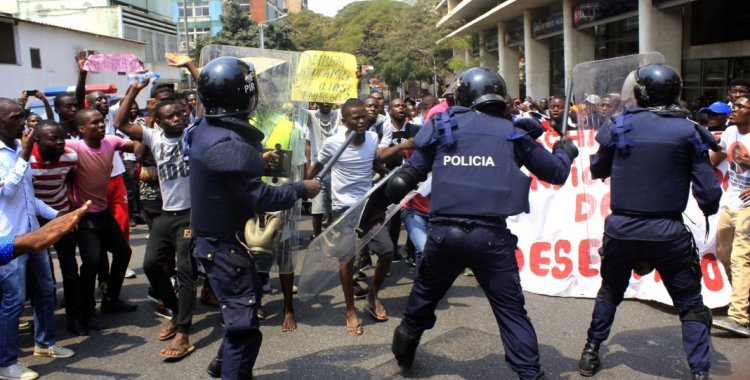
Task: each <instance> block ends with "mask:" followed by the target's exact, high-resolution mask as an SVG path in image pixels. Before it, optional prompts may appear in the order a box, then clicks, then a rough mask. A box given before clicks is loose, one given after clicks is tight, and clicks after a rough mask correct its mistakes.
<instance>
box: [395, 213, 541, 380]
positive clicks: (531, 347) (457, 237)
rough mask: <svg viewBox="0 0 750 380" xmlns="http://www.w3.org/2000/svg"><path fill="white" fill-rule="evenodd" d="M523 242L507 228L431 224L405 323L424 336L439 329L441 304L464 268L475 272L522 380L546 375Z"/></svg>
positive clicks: (508, 358)
mask: <svg viewBox="0 0 750 380" xmlns="http://www.w3.org/2000/svg"><path fill="white" fill-rule="evenodd" d="M517 242H518V238H516V236H514V235H513V234H511V233H510V231H509V230H508V229H506V228H505V227H504V226H503V227H500V226H498V227H489V226H485V225H476V224H474V225H470V224H462V223H452V222H450V223H446V222H442V221H441V222H431V223H430V226H429V230H428V236H427V243H426V244H425V248H424V257H423V258H422V263H421V264H420V265H419V267H418V269H417V278H416V280H414V285H413V287H412V290H411V294H409V300H408V301H407V305H406V311H405V312H404V322H405V323H406V324H407V326H409V327H410V328H411V329H413V330H415V331H418V332H422V331H424V330H427V329H431V328H432V327H433V326H435V321H436V316H435V308H436V307H437V304H438V302H439V301H440V300H441V299H442V298H443V296H445V293H446V292H447V291H448V289H450V287H451V285H452V284H453V281H455V279H456V277H458V275H459V274H460V273H462V272H463V270H464V268H467V267H468V268H471V269H472V270H473V271H474V275H475V276H476V279H477V282H479V285H480V286H481V287H482V290H484V293H485V295H486V296H487V299H488V300H489V302H490V306H491V307H492V312H493V313H494V314H495V319H496V320H497V324H498V327H499V328H500V337H501V339H502V342H503V346H504V347H505V361H506V362H507V363H508V365H509V366H510V368H511V369H512V370H513V371H515V372H516V373H518V375H519V377H520V378H522V379H531V378H533V377H534V376H535V375H536V374H537V373H538V372H540V365H539V347H538V343H537V338H536V332H535V331H534V327H533V326H532V325H531V320H530V319H529V317H528V316H527V314H526V309H525V308H524V302H525V301H524V296H523V291H522V290H521V280H520V277H519V275H518V263H517V262H516V255H515V249H516V243H517Z"/></svg>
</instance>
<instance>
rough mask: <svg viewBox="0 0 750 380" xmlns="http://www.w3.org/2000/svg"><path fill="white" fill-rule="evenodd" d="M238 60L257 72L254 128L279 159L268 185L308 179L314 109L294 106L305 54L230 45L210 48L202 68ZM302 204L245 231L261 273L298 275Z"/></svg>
mask: <svg viewBox="0 0 750 380" xmlns="http://www.w3.org/2000/svg"><path fill="white" fill-rule="evenodd" d="M227 56H229V57H237V58H240V59H242V60H244V61H247V62H250V63H252V64H253V66H254V67H255V73H256V76H257V80H258V85H259V87H260V88H259V100H258V106H257V109H256V111H255V112H253V114H252V115H251V118H250V120H249V121H250V124H252V125H254V126H255V127H256V128H258V129H259V130H261V131H262V132H263V134H264V135H265V137H264V140H263V142H262V144H263V148H264V150H265V151H268V150H272V151H274V152H275V153H276V154H277V155H278V162H277V165H276V166H275V167H272V168H270V169H266V172H265V173H264V174H265V175H264V177H263V181H264V182H266V183H267V184H269V185H272V186H278V185H282V184H286V183H290V182H294V181H299V180H302V179H304V167H305V141H304V137H303V136H304V130H305V128H306V126H307V115H308V114H307V108H308V103H307V102H302V101H292V100H291V99H292V98H291V91H292V85H293V83H294V80H295V74H296V71H297V64H298V62H299V58H300V53H298V52H292V51H283V50H272V49H258V48H248V47H238V46H226V45H208V46H206V47H204V48H203V49H202V50H201V56H200V65H201V66H203V65H205V64H206V63H208V62H210V61H211V60H213V59H215V58H218V57H227ZM300 218H301V202H299V201H298V202H297V203H296V204H295V206H294V207H293V208H291V209H289V210H284V211H280V212H275V213H269V214H262V215H258V216H257V218H256V219H255V220H252V221H249V222H248V224H247V225H246V228H245V231H244V232H245V233H244V235H245V236H244V237H245V244H246V245H247V247H248V250H249V251H250V252H251V254H253V256H254V257H255V258H256V268H257V270H258V271H259V272H268V271H270V270H278V272H279V273H293V272H294V265H295V253H296V252H297V248H298V247H299V234H298V233H297V225H298V223H299V221H300Z"/></svg>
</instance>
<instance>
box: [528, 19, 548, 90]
mask: <svg viewBox="0 0 750 380" xmlns="http://www.w3.org/2000/svg"><path fill="white" fill-rule="evenodd" d="M534 16H536V14H535V12H533V11H532V10H530V9H525V10H524V11H523V44H524V55H525V57H526V96H530V97H531V98H532V99H541V98H546V97H548V96H549V46H548V45H547V43H546V42H545V41H537V40H535V39H534V37H533V35H532V31H533V25H532V23H533V20H534Z"/></svg>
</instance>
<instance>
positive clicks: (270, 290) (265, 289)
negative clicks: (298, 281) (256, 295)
mask: <svg viewBox="0 0 750 380" xmlns="http://www.w3.org/2000/svg"><path fill="white" fill-rule="evenodd" d="M275 291H276V289H274V288H272V287H271V284H265V285H263V293H274V292H275Z"/></svg>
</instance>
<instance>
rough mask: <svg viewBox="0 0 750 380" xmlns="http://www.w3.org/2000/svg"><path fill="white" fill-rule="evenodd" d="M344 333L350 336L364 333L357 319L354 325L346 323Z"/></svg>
mask: <svg viewBox="0 0 750 380" xmlns="http://www.w3.org/2000/svg"><path fill="white" fill-rule="evenodd" d="M346 333H347V334H349V335H351V336H360V335H362V334H364V333H365V329H364V328H362V321H357V325H356V326H349V325H348V324H347V325H346Z"/></svg>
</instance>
